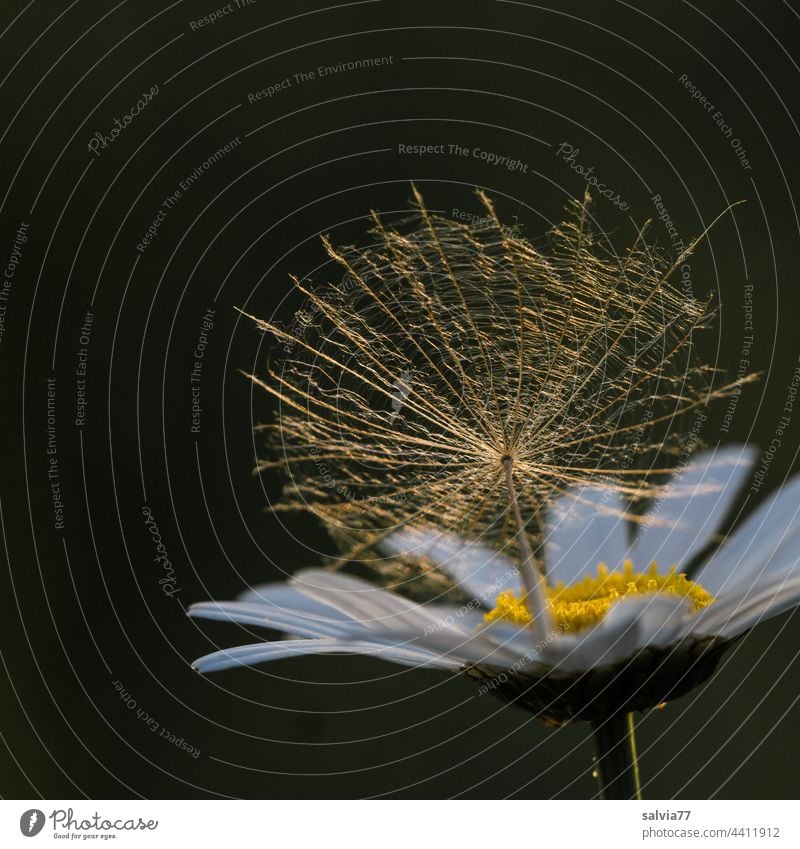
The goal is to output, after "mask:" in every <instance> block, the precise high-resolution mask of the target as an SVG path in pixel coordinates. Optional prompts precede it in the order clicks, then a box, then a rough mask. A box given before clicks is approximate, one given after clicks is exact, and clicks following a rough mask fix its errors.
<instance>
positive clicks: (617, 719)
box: [592, 713, 642, 799]
mask: <svg viewBox="0 0 800 849" xmlns="http://www.w3.org/2000/svg"><path fill="white" fill-rule="evenodd" d="M592 731H593V733H594V746H595V752H596V754H595V757H594V765H595V768H594V775H595V777H596V778H597V784H598V787H599V789H600V796H601V798H603V799H641V798H642V789H641V786H640V785H639V765H638V763H637V761H636V739H635V737H634V726H633V714H632V713H618V714H616V715H615V716H612V717H609V718H608V719H606V720H604V721H602V722H593V723H592Z"/></svg>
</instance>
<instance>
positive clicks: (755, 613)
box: [692, 572, 800, 639]
mask: <svg viewBox="0 0 800 849" xmlns="http://www.w3.org/2000/svg"><path fill="white" fill-rule="evenodd" d="M798 604H800V573H798V572H795V573H794V574H792V575H788V576H786V575H785V576H784V577H783V579H780V580H776V581H773V582H771V583H768V584H766V585H759V586H757V587H756V588H755V590H754V591H752V592H749V593H747V594H746V595H743V596H740V597H736V596H735V595H734V594H731V595H730V596H728V597H726V598H725V599H722V600H720V601H718V602H715V603H714V604H712V605H711V606H709V607H706V608H705V609H704V610H701V611H700V613H698V614H697V615H696V617H695V621H694V622H693V623H692V633H693V634H697V635H703V636H719V637H724V638H726V639H732V638H733V637H736V636H737V635H739V634H741V633H743V632H744V631H746V630H748V628H752V627H753V626H754V625H757V624H758V623H759V622H763V621H764V620H765V619H771V618H772V617H773V616H777V615H778V614H779V613H783V612H784V611H786V610H789V609H791V608H792V607H796V606H797V605H798Z"/></svg>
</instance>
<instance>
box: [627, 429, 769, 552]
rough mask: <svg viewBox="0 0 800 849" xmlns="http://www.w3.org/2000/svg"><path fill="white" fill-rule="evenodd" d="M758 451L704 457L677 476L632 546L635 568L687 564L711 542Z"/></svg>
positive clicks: (736, 450) (724, 451) (724, 450)
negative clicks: (653, 563)
mask: <svg viewBox="0 0 800 849" xmlns="http://www.w3.org/2000/svg"><path fill="white" fill-rule="evenodd" d="M755 458H756V453H755V451H754V450H753V449H751V448H747V447H745V446H740V445H736V446H732V447H726V448H721V449H719V450H717V451H715V452H713V453H704V454H699V455H698V456H697V457H696V458H695V459H693V460H692V462H691V463H689V464H688V465H687V466H686V468H685V469H684V470H683V472H681V473H680V474H679V475H677V476H676V477H674V478H673V479H672V480H671V481H670V483H669V485H668V486H667V488H666V491H665V492H664V493H663V494H662V495H661V496H660V498H659V500H658V502H657V503H656V505H655V506H654V507H653V508H652V509H651V510H650V511H649V512H648V514H647V516H646V517H645V524H644V526H642V529H641V530H640V532H639V534H638V535H637V537H636V539H635V540H634V542H633V545H632V546H631V550H630V553H629V554H628V557H629V558H630V559H631V560H632V561H633V562H634V564H635V566H636V568H638V569H644V568H646V567H647V566H648V565H649V564H650V563H651V562H652V561H654V560H655V561H657V562H658V564H659V565H660V566H663V567H665V568H666V567H669V566H673V565H675V566H678V567H681V566H683V565H686V564H687V563H688V562H689V561H690V560H691V559H692V557H694V555H695V554H698V553H699V552H700V551H701V550H702V549H703V548H705V546H706V545H707V544H708V543H709V542H711V540H712V539H713V538H714V535H715V534H716V533H717V531H718V530H719V528H720V526H721V524H722V521H723V519H724V518H725V516H726V514H727V513H728V511H729V510H730V507H731V505H732V504H733V502H734V501H735V500H736V498H737V496H738V495H739V491H740V489H741V487H742V485H743V483H744V481H745V480H746V478H747V477H748V475H749V474H750V470H751V468H752V466H753V463H754V462H755Z"/></svg>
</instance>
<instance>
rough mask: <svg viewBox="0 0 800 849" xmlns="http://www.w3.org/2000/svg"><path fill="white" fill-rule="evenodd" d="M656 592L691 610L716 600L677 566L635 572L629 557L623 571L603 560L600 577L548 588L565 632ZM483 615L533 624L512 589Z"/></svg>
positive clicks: (652, 566)
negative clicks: (620, 603) (625, 600)
mask: <svg viewBox="0 0 800 849" xmlns="http://www.w3.org/2000/svg"><path fill="white" fill-rule="evenodd" d="M655 593H667V594H669V595H676V596H679V597H680V598H685V599H687V601H689V602H691V606H692V610H701V609H702V608H704V607H708V605H709V604H711V602H713V601H714V597H713V596H712V595H711V594H710V593H709V592H708V591H707V590H705V589H704V588H703V587H701V586H700V584H696V583H694V581H690V580H689V579H688V578H687V577H686V575H685V574H683V573H679V572H678V569H677V567H676V566H672V567H671V568H670V570H669V572H668V573H667V574H666V575H661V574H659V572H658V566H657V564H656V563H651V564H650V568H649V569H648V570H647V572H634V570H633V563H631V561H630V560H626V561H625V563H624V564H623V565H622V569H621V570H615V571H613V572H609V570H608V568H607V567H606V565H605V564H604V563H601V564H600V565H599V566H598V567H597V577H593V576H587V577H586V578H583V579H581V580H580V581H578V582H577V583H575V584H571V585H570V586H568V587H567V586H565V585H564V584H563V583H558V584H556V585H555V586H554V587H548V588H547V596H548V603H549V605H550V613H551V615H552V617H553V624H554V625H555V627H557V628H560V629H561V630H563V631H580V630H582V629H584V628H588V627H590V626H591V625H595V624H596V623H597V622H599V621H600V620H601V619H602V618H603V617H604V616H605V615H606V613H607V612H608V609H609V608H610V607H611V605H612V604H613V603H614V602H616V601H618V600H619V599H621V598H626V597H628V596H639V595H648V594H650V595H652V594H655ZM484 618H485V619H486V621H487V622H495V621H496V620H498V619H502V620H505V621H506V622H512V623H513V624H514V625H530V623H531V622H532V621H533V619H532V616H531V614H530V612H529V610H528V608H527V606H526V604H525V602H524V601H523V594H522V593H521V592H520V593H519V594H517V593H514V592H513V591H511V590H509V591H507V592H503V593H500V595H499V596H498V597H497V602H496V606H495V608H494V609H493V610H491V611H490V612H489V613H487V614H486V615H485V616H484Z"/></svg>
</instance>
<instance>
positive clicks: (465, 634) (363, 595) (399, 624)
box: [293, 569, 514, 663]
mask: <svg viewBox="0 0 800 849" xmlns="http://www.w3.org/2000/svg"><path fill="white" fill-rule="evenodd" d="M293 583H294V585H295V586H296V587H297V588H298V589H299V590H300V591H301V592H303V593H309V594H310V595H311V596H312V597H313V598H316V599H318V600H320V601H322V602H325V603H327V604H329V605H331V606H335V607H337V608H338V609H339V610H341V611H342V612H343V613H346V614H347V615H349V616H351V617H352V618H353V619H356V620H358V622H359V623H361V624H362V625H364V626H365V627H366V628H367V629H368V630H369V633H370V639H379V640H381V641H384V642H392V643H402V644H403V645H413V646H414V647H419V648H423V649H426V650H430V651H432V652H437V653H439V654H442V655H447V656H448V657H451V658H454V659H456V660H458V661H459V662H461V663H478V662H482V661H484V660H485V659H486V658H488V657H492V658H494V659H495V660H498V662H499V659H500V658H503V659H505V660H508V659H509V657H511V660H510V662H511V663H513V662H514V657H513V656H511V655H510V653H509V652H506V651H504V650H503V649H502V648H501V647H498V646H497V645H495V644H494V643H493V642H491V641H490V640H487V639H486V638H485V637H484V636H483V635H482V634H481V633H480V631H477V630H476V628H477V627H478V626H479V625H481V624H483V617H482V615H481V614H479V613H476V612H475V611H471V610H467V609H466V608H460V609H459V608H455V611H456V612H455V613H453V612H452V611H453V610H454V608H453V607H452V606H446V607H445V606H441V605H433V604H431V605H426V606H423V605H419V604H415V603H414V602H412V601H409V600H408V599H405V598H402V597H400V596H398V595H396V594H395V593H392V592H389V591H387V590H384V589H380V588H378V587H376V586H374V585H373V584H370V583H368V582H367V581H364V580H362V579H361V578H355V577H353V576H352V575H343V574H341V573H339V572H327V571H324V570H319V569H316V570H315V569H308V570H304V571H302V572H299V573H298V574H297V575H296V576H295V578H293Z"/></svg>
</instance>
